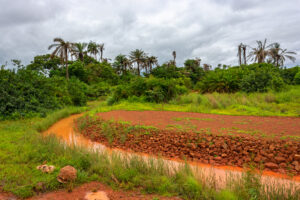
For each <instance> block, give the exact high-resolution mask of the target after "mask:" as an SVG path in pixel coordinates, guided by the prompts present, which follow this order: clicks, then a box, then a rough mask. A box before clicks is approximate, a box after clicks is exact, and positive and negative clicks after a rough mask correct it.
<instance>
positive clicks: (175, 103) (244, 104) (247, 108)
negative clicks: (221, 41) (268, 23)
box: [90, 86, 300, 117]
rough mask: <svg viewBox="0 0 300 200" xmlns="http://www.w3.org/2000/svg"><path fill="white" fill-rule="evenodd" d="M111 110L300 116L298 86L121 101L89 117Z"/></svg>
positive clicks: (101, 105) (101, 106)
mask: <svg viewBox="0 0 300 200" xmlns="http://www.w3.org/2000/svg"><path fill="white" fill-rule="evenodd" d="M112 110H139V111H143V110H164V111H181V112H197V113H212V114H224V115H256V116H293V117H298V116H300V86H290V88H287V89H286V90H285V91H281V92H274V91H269V92H266V93H250V94H247V93H240V92H238V93H232V94H228V93H211V94H199V93H189V94H186V95H182V96H178V97H176V98H175V99H173V100H171V101H170V102H169V103H164V104H157V103H148V102H132V101H121V102H119V103H118V104H114V105H111V106H108V105H107V103H105V102H102V103H100V104H99V105H98V107H96V108H94V109H92V110H91V112H90V114H95V113H97V112H108V111H112Z"/></svg>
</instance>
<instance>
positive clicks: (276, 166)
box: [265, 162, 278, 169]
mask: <svg viewBox="0 0 300 200" xmlns="http://www.w3.org/2000/svg"><path fill="white" fill-rule="evenodd" d="M265 167H266V168H269V169H277V168H278V165H277V164H275V163H272V162H268V163H265Z"/></svg>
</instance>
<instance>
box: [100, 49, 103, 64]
mask: <svg viewBox="0 0 300 200" xmlns="http://www.w3.org/2000/svg"><path fill="white" fill-rule="evenodd" d="M102 56H103V51H102V50H101V51H100V60H101V62H103V57H102Z"/></svg>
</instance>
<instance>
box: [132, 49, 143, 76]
mask: <svg viewBox="0 0 300 200" xmlns="http://www.w3.org/2000/svg"><path fill="white" fill-rule="evenodd" d="M145 56H146V54H145V52H144V51H143V50H141V49H136V50H134V51H131V52H130V55H129V57H130V60H131V62H132V63H134V62H135V63H136V64H137V71H138V75H139V76H140V75H141V74H140V67H141V64H143V63H144V61H145Z"/></svg>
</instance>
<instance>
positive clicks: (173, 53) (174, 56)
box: [172, 51, 176, 66]
mask: <svg viewBox="0 0 300 200" xmlns="http://www.w3.org/2000/svg"><path fill="white" fill-rule="evenodd" d="M172 56H173V64H174V65H175V66H176V61H175V60H176V51H173V52H172Z"/></svg>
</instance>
